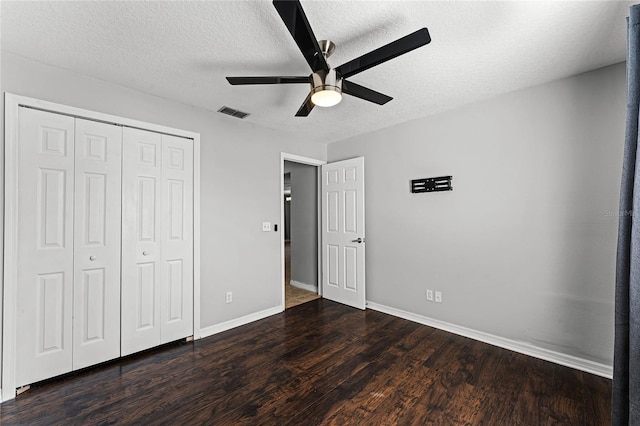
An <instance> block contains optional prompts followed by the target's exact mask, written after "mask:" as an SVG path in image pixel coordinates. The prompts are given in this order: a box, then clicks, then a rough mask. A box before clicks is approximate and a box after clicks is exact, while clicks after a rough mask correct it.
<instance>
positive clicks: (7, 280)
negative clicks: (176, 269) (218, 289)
mask: <svg viewBox="0 0 640 426" xmlns="http://www.w3.org/2000/svg"><path fill="white" fill-rule="evenodd" d="M4 95H5V97H4V102H5V121H4V126H5V140H4V152H5V163H4V166H5V168H4V194H5V196H4V230H5V235H4V253H3V255H4V256H3V259H4V271H3V272H4V273H3V280H4V281H3V282H4V286H3V297H2V316H3V321H2V354H1V357H2V382H1V383H2V386H0V389H1V391H0V392H1V399H2V401H7V400H10V399H13V398H15V388H16V387H15V367H16V359H15V357H16V333H17V332H18V330H17V326H18V325H17V323H16V303H17V300H16V297H17V295H16V276H17V275H16V274H17V247H18V244H17V241H18V233H17V229H18V226H17V217H16V214H17V205H18V167H17V165H18V158H17V156H18V154H17V149H16V147H17V144H18V136H19V135H18V114H19V112H18V111H19V108H20V107H21V106H24V107H29V108H36V109H40V110H43V111H49V112H52V113H56V114H64V115H70V116H73V117H77V118H85V119H89V120H93V121H100V122H105V123H111V124H116V125H122V126H126V127H133V128H137V129H143V130H150V131H153V132H156V133H163V134H167V135H173V136H179V137H183V138H187V139H192V140H193V144H194V145H193V148H194V151H193V152H194V172H193V178H194V183H193V188H194V194H193V203H194V218H193V219H194V221H193V231H194V235H193V237H194V238H193V244H194V248H193V256H194V257H193V267H194V271H193V272H194V273H193V297H194V301H193V303H194V306H193V315H194V317H193V330H194V336H193V337H194V339H197V338H200V134H199V133H195V132H190V131H187V130H180V129H174V128H170V127H166V126H161V125H157V124H153V123H146V122H143V121H138V120H132V119H128V118H124V117H118V116H115V115H109V114H103V113H100V112H95V111H89V110H85V109H81V108H75V107H71V106H67V105H62V104H57V103H53V102H48V101H43V100H40V99H34V98H29V97H26V96H19V95H14V94H11V93H5V94H4Z"/></svg>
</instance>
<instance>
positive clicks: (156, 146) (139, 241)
mask: <svg viewBox="0 0 640 426" xmlns="http://www.w3.org/2000/svg"><path fill="white" fill-rule="evenodd" d="M122 155H123V161H122V196H123V198H122V203H123V204H122V302H121V306H122V315H121V318H122V323H121V333H122V334H121V342H122V355H128V354H131V353H134V352H137V351H141V350H144V349H148V348H151V347H153V346H157V345H159V344H160V329H161V325H160V298H161V294H160V281H159V280H160V279H161V269H160V261H161V242H160V240H161V234H160V225H161V219H160V209H161V208H162V204H161V178H162V163H161V156H162V142H161V135H160V134H158V133H153V132H148V131H144V130H138V129H132V128H127V127H125V128H124V129H123V146H122Z"/></svg>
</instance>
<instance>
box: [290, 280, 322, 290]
mask: <svg viewBox="0 0 640 426" xmlns="http://www.w3.org/2000/svg"><path fill="white" fill-rule="evenodd" d="M289 285H292V286H293V287H296V288H300V289H302V290H307V291H312V292H314V293H317V292H318V286H317V285H312V284H307V283H301V282H300V281H294V280H291V281H289Z"/></svg>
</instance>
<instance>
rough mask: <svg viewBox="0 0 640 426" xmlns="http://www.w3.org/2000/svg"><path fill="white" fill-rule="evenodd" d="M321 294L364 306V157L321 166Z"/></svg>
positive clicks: (346, 302) (356, 306) (348, 303)
mask: <svg viewBox="0 0 640 426" xmlns="http://www.w3.org/2000/svg"><path fill="white" fill-rule="evenodd" d="M321 193H322V250H323V253H322V296H323V297H325V298H327V299H330V300H334V301H336V302H340V303H344V304H345V305H350V306H353V307H355V308H359V309H364V308H365V277H364V273H365V269H364V255H365V229H364V158H363V157H358V158H353V159H350V160H344V161H338V162H335V163H329V164H325V165H323V166H322V184H321Z"/></svg>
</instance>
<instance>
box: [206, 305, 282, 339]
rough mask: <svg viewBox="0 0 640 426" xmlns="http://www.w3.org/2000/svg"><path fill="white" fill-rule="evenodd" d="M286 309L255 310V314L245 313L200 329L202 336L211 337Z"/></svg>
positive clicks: (277, 307) (279, 307)
mask: <svg viewBox="0 0 640 426" xmlns="http://www.w3.org/2000/svg"><path fill="white" fill-rule="evenodd" d="M282 311H284V308H283V307H282V306H276V307H275V308H269V309H265V310H264V311H260V312H255V313H253V314H249V315H245V316H243V317H240V318H235V319H232V320H229V321H225V322H221V323H220V324H215V325H211V326H209V327H205V328H201V329H200V337H201V338H204V337H209V336H213V335H214V334H217V333H222V332H223V331H227V330H231V329H232V328H236V327H240V326H241V325H245V324H249V323H250V322H254V321H258V320H261V319H263V318H266V317H270V316H271V315H275V314H279V313H280V312H282Z"/></svg>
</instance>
